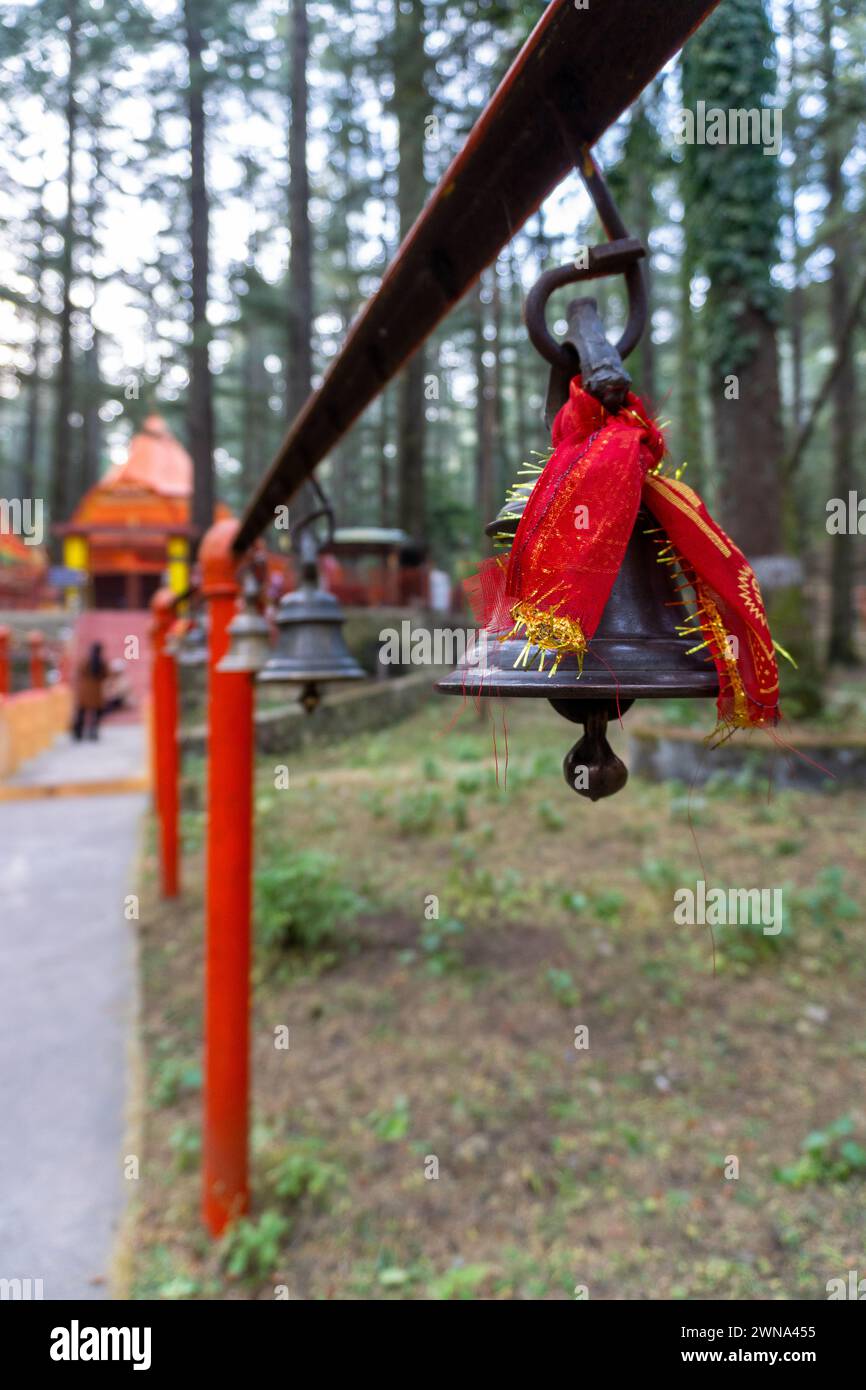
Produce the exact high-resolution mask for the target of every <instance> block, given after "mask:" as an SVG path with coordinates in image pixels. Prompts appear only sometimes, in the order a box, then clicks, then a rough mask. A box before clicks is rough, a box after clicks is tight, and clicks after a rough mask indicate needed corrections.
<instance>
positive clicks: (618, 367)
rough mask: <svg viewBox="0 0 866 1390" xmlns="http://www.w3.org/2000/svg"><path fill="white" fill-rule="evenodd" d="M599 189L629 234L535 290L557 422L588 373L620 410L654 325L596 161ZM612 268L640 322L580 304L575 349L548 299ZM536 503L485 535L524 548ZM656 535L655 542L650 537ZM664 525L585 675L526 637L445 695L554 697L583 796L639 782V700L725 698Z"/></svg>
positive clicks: (460, 675)
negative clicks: (621, 726) (618, 730)
mask: <svg viewBox="0 0 866 1390" xmlns="http://www.w3.org/2000/svg"><path fill="white" fill-rule="evenodd" d="M582 172H583V175H584V179H585V181H586V183H587V187H588V188H589V191H590V193H591V195H592V197H593V200H594V201H595V203H596V206H597V207H598V208H599V211H600V212H601V214H602V219H603V221H604V224H605V226H606V228H607V229H608V231H609V232H611V233H612V234H613V235H614V236H616V237H617V238H619V239H618V240H617V241H614V242H611V243H609V244H608V245H607V246H606V247H601V248H593V251H592V252H591V253H590V258H589V260H590V263H589V267H588V268H587V269H576V268H575V266H566V267H561V268H559V269H556V270H549V271H546V272H545V273H544V275H542V277H541V279H540V281H539V282H538V284H537V285H536V286H535V287H534V289H533V290H532V291H531V292H530V295H529V298H528V299H527V305H526V320H527V327H528V329H529V334H530V337H531V339H532V341H533V343H534V344H535V346H536V347H537V348H538V349H539V351H540V352H541V353H542V355H543V356H545V357H546V358H547V359H548V360H549V361H550V362H551V364H552V367H553V371H552V373H551V381H550V389H549V391H548V401H547V411H546V422H547V424H548V426H550V424H551V423H552V420H553V417H554V415H555V414H556V411H557V410H558V409H559V408H560V406H561V405H563V404H564V402H565V400H566V398H567V393H568V385H569V382H570V380H571V378H572V377H573V376H574V375H575V374H576V373H577V372H578V371H579V372H580V373H581V376H582V379H583V384H584V389H585V390H588V391H590V392H591V393H592V394H593V395H595V396H597V397H598V399H599V400H601V401H602V402H603V404H604V405H605V406H606V408H607V409H608V410H611V411H613V412H616V411H617V410H618V409H619V408H620V406H621V404H622V402H623V401H624V400H625V395H626V391H627V389H628V386H629V382H630V378H629V375H628V373H627V372H626V370H625V368H624V366H623V361H622V359H623V357H625V356H627V355H628V353H629V352H630V351H631V350H632V349H633V348H634V346H635V345H636V343H637V341H638V339H639V337H640V334H641V332H642V330H643V328H644V326H645V321H646V296H645V291H644V286H643V280H642V277H641V274H640V265H639V260H640V258H641V256H642V255H643V254H644V249H643V247H642V246H641V245H640V243H639V242H635V241H633V240H631V239H629V238H628V235H627V233H626V231H625V228H624V226H623V225H622V220H621V219H620V217H619V214H618V213H617V211H616V209H615V207H614V206H613V204H612V201H611V199H610V195H609V193H608V190H607V188H606V185H605V184H604V182H603V180H602V179H601V175H600V174H599V172H598V170H597V169H596V168H595V166H594V165H592V164H590V165H589V166H588V170H584V171H582ZM611 270H614V271H616V272H619V271H624V272H625V274H626V280H627V286H628V296H629V308H630V313H629V322H628V326H627V328H626V332H625V334H624V335H623V338H622V339H621V340H620V342H619V343H618V344H617V345H616V346H614V345H613V344H611V343H610V342H608V340H607V338H606V337H605V334H604V327H603V324H602V323H601V319H600V318H599V314H598V310H597V306H596V303H595V301H594V300H592V299H580V300H575V301H573V302H572V303H571V304H570V305H569V309H568V332H567V334H566V337H565V339H564V340H563V342H561V343H559V342H556V341H555V340H554V339H552V338H551V336H550V334H549V332H548V330H547V327H546V323H545V321H544V311H545V306H546V301H547V298H548V297H549V295H550V294H551V293H552V292H553V290H555V289H558V288H560V287H561V286H563V285H565V284H569V283H573V282H574V281H577V280H582V279H592V278H596V277H597V276H599V275H603V274H607V273H609V272H610V271H611ZM525 506H526V499H525V497H522V496H520V497H516V498H514V499H513V500H510V501H508V502H506V504H505V506H504V507H503V508H502V510H501V512H500V513H499V515H498V517H496V518H495V520H493V521H492V522H490V524H489V525H488V526H487V527H486V528H485V529H486V532H487V534H488V535H489V536H490V537H491V538H493V539H494V540H496V541H499V542H500V543H501V544H504V545H508V544H509V543H510V542H511V541H513V539H514V536H515V534H516V531H517V527H518V525H519V522H520V517H521V515H522V513H523V510H524V508H525ZM651 531H652V532H656V534H655V535H650V534H648V532H651ZM659 539H660V537H659V534H658V528H657V526H656V523H655V521H654V520H653V518H652V517H651V516H650V514H649V513H648V512H647V511H644V510H643V509H641V511H640V512H639V513H638V517H637V522H636V524H635V527H634V530H633V532H632V536H631V539H630V541H629V544H628V547H627V549H626V553H625V557H624V560H623V563H622V567H621V569H620V572H619V575H618V576H617V579H616V582H615V583H614V586H613V589H612V590H611V594H610V598H609V599H608V602H607V606H606V608H605V610H604V613H603V614H602V618H601V622H600V623H599V626H598V629H597V631H596V633H595V635H594V637H593V638H592V640H591V642H590V643H589V649H588V651H587V652H586V654H585V656H584V660H583V669H582V671H581V669H580V667H579V665H578V660H577V657H576V656H574V655H570V656H566V657H564V658H563V659H562V660H561V662H560V664H559V666H558V668H557V669H556V673H555V674H551V670H552V668H550V669H549V670H548V671H542V670H539V668H538V661H537V657H538V655H539V653H533V654H532V656H534V657H535V658H536V660H535V661H533V660H532V657H531V658H530V660H529V662H528V663H527V664H525V665H524V664H523V662H522V661H521V662H520V663H519V664H518V659H519V658H520V657H521V654H522V653H523V652H524V649H525V645H526V644H525V641H524V639H523V638H517V639H508V640H507V641H504V642H500V641H497V640H496V639H495V638H488V640H487V644H486V651H485V652H484V658H485V659H484V660H483V661H481V662H476V664H473V662H472V660H468V661H467V662H465V663H464V665H463V666H462V667H460V668H459V669H458V670H456V671H453V672H452V673H451V675H450V676H447V677H446V678H445V679H444V680H443V681H440V683H439V685H438V686H437V689H439V690H441V691H442V692H443V693H445V694H446V695H461V696H464V695H476V696H479V695H480V696H487V695H502V696H506V697H511V696H517V697H519V698H526V697H533V698H536V699H545V700H549V701H550V703H551V704H552V705H553V708H554V709H555V710H556V712H557V714H561V715H562V716H563V718H565V719H569V720H571V721H572V722H573V723H575V724H582V725H583V726H584V736H583V738H582V739H581V740H580V741H579V742H578V743H577V744H575V746H574V747H573V748H572V749H571V751H570V753H569V754H568V755H567V757H566V759H565V762H564V764H563V771H564V773H565V779H566V781H567V782H568V784H569V786H570V787H572V788H573V789H574V790H575V791H576V792H578V793H579V794H580V795H581V796H586V797H588V798H589V799H590V800H591V801H597V800H598V799H599V798H600V797H604V796H612V795H614V793H615V792H618V791H621V790H622V788H623V787H624V786H625V783H626V781H627V779H628V772H627V770H626V768H625V765H624V764H623V763H622V762H621V760H620V759H619V758H617V757H616V756H615V754H614V752H613V750H612V749H611V747H610V745H609V744H608V742H607V737H606V732H607V725H608V721H609V720H611V719H617V718H619V716H620V715H621V714H624V713H625V711H626V710H628V709H629V708H630V707H631V705H632V703H633V701H634V700H637V699H656V700H657V699H663V698H666V697H671V696H678V697H693V698H712V697H713V696H715V695H716V694H717V693H718V676H717V673H716V669H715V666H714V665H713V663H712V662H711V661H710V662H708V661H707V660H706V653H702V652H695V651H694V650H692V649H693V647H694V645H695V642H694V637H692V638H686V637H682V636H680V634H679V632H678V631H677V628H678V627H679V626H681V625H682V623H683V620H684V618H685V610H684V608H683V606H682V599H683V595H682V594H680V593H678V592H677V590H676V589H675V587H674V582H673V579H672V577H671V573H670V571H671V566H669V565H664V564H661V563H659V559H658V550H659V547H658V545H657V541H658V540H659Z"/></svg>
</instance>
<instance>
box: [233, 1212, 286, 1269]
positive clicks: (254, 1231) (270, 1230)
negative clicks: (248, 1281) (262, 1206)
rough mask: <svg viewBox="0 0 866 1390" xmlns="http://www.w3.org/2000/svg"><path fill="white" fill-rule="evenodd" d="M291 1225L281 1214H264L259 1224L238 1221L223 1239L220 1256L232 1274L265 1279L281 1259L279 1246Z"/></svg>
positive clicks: (244, 1220) (246, 1220)
mask: <svg viewBox="0 0 866 1390" xmlns="http://www.w3.org/2000/svg"><path fill="white" fill-rule="evenodd" d="M289 1229H290V1226H289V1222H288V1221H287V1220H286V1218H285V1217H284V1216H281V1215H280V1213H279V1212H278V1211H272V1210H268V1211H263V1212H262V1214H261V1216H260V1217H259V1219H258V1221H253V1220H248V1219H247V1218H246V1217H245V1218H244V1219H243V1220H241V1221H236V1222H235V1223H234V1225H232V1226H230V1227H229V1229H228V1231H227V1232H226V1234H225V1235H224V1236H223V1239H222V1244H221V1255H222V1260H223V1264H224V1265H225V1267H226V1269H227V1271H228V1273H229V1274H233V1275H234V1276H235V1278H240V1279H245V1278H250V1277H254V1276H257V1277H259V1278H264V1277H265V1275H267V1274H270V1273H272V1271H273V1270H274V1268H275V1267H276V1264H277V1261H278V1260H279V1258H280V1245H281V1244H282V1241H283V1239H284V1238H285V1237H286V1236H287V1235H288V1233H289Z"/></svg>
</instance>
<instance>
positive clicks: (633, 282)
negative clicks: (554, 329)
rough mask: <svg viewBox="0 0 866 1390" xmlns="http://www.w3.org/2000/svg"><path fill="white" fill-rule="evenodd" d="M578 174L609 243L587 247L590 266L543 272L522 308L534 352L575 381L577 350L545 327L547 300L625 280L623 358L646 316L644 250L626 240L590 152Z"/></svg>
mask: <svg viewBox="0 0 866 1390" xmlns="http://www.w3.org/2000/svg"><path fill="white" fill-rule="evenodd" d="M580 175H581V178H582V179H583V182H584V185H585V187H586V190H587V192H588V193H589V196H590V198H591V199H592V201H593V205H594V207H595V209H596V211H597V212H598V215H599V217H600V218H601V221H602V225H603V226H604V229H605V231H606V232H607V234H608V236H609V237H610V238H611V240H610V241H608V242H607V243H606V244H604V245H601V246H592V247H590V249H589V258H588V259H589V265H588V266H578V265H562V266H556V267H555V268H554V269H553V270H546V271H545V272H544V273H543V274H542V275H541V276H540V277H539V279H538V280H537V281H536V283H535V284H534V285H533V287H532V289H531V290H530V291H529V294H528V295H527V297H526V304H525V308H524V319H525V322H526V327H527V331H528V333H529V337H530V341H531V342H532V344H533V346H534V347H535V349H536V351H537V352H539V353H540V354H541V356H542V357H544V358H545V359H546V360H547V361H548V362H549V363H550V364H551V366H553V367H558V368H559V369H560V370H561V371H565V372H568V373H569V375H570V376H574V375H575V371H576V363H575V350H574V348H573V347H570V346H569V345H568V343H567V342H564V343H561V342H557V340H556V339H555V338H554V337H553V336H552V335H551V333H550V330H549V329H548V327H547V319H546V309H547V301H548V299H549V298H550V296H551V295H552V294H553V292H554V290H558V289H561V288H562V287H563V285H576V284H580V283H582V282H583V281H585V280H598V279H601V278H602V277H603V276H607V275H624V276H625V283H626V290H627V293H628V322H627V324H626V328H625V332H624V333H623V335H622V337H621V338H620V340H619V342H618V343H617V344H616V351H617V353H618V354H619V356H620V357H621V358H623V359H625V358H626V357H628V356H629V354H630V353H632V352H633V351H634V349H635V348H636V347H637V344H638V343H639V341H640V339H641V337H642V335H643V333H644V330H645V328H646V323H647V316H648V312H649V305H648V299H647V290H646V280H645V279H644V275H643V271H642V269H641V265H640V262H641V260H642V259H643V258H644V256H646V247H645V246H644V245H643V243H642V242H640V241H638V240H637V239H636V238H634V237H630V236H629V234H628V232H627V230H626V226H625V223H624V222H623V220H622V217H621V216H620V213H619V210H618V208H617V206H616V203H615V202H614V201H613V196H612V194H611V191H610V189H609V188H608V186H607V184H606V183H605V180H604V178H603V176H602V173H601V170H600V169H599V167H598V165H597V164H596V162H595V160H594V159H593V157H592V155H591V154H590V153H589V151H588V150H584V151H583V159H582V161H581V164H580Z"/></svg>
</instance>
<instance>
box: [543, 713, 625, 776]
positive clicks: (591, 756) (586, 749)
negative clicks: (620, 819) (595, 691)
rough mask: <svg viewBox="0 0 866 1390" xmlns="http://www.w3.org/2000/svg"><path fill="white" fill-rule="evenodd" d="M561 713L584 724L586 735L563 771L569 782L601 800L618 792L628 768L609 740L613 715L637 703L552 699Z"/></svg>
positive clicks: (567, 756) (568, 759) (571, 754)
mask: <svg viewBox="0 0 866 1390" xmlns="http://www.w3.org/2000/svg"><path fill="white" fill-rule="evenodd" d="M550 703H551V704H552V706H553V708H554V709H555V710H556V712H557V714H561V715H562V716H563V718H565V719H570V720H571V721H572V722H573V723H579V724H583V726H584V730H585V732H584V735H583V738H582V739H580V740H579V741H578V742H577V743H576V744H575V745H574V747H573V748H572V749H571V750H570V752H568V753H567V754H566V757H565V761H564V762H563V764H562V771H563V775H564V777H565V780H566V782H567V783H568V785H569V786H570V787H571V789H572V791H575V792H577V794H578V796H585V797H586V798H587V799H588V800H589V801H601V800H602V798H603V797H606V796H616V794H617V792H621V791H622V789H623V787H624V786H625V784H626V782H627V781H628V768H627V767H626V765H625V763H624V762H623V761H622V759H621V758H618V757H617V755H616V753H614V751H613V749H612V748H611V746H610V744H609V743H608V741H607V726H608V721H609V720H610V719H617V718H619V716H620V715H621V714H625V712H626V711H627V710H629V709H630V708H631V706H632V704H633V703H634V702H633V701H632V700H623V701H621V702H620V703H619V704H617V702H616V701H615V700H551V702H550Z"/></svg>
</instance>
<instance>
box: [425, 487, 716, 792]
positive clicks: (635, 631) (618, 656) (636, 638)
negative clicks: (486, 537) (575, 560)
mask: <svg viewBox="0 0 866 1390" xmlns="http://www.w3.org/2000/svg"><path fill="white" fill-rule="evenodd" d="M525 505H526V504H525V500H523V499H520V500H517V501H513V502H508V503H506V505H505V507H503V509H502V511H501V512H500V514H499V516H498V517H497V518H496V520H495V521H493V522H491V523H490V526H488V527H487V528H486V529H487V531H488V534H491V535H494V534H495V535H499V536H506V535H507V536H511V537H512V538H513V536H514V534H515V532H516V530H517V525H518V521H519V518H520V514H521V513H522V511H523V508H524V507H525ZM655 529H656V523H655V521H654V520H653V518H652V517H651V516H650V514H649V512H647V511H644V510H643V509H641V510H640V511H639V512H638V517H637V522H636V524H635V528H634V531H633V532H632V536H631V540H630V541H629V544H628V547H627V549H626V553H625V557H624V559H623V563H622V567H621V569H620V572H619V574H618V576H617V579H616V581H615V583H614V586H613V589H612V590H611V595H610V598H609V599H608V601H607V606H606V608H605V610H604V613H603V614H602V617H601V621H600V623H599V625H598V630H597V631H596V634H595V636H594V637H593V639H592V641H591V642H590V644H589V650H588V651H587V653H586V655H585V656H584V661H583V672H582V674H581V672H580V669H579V667H578V662H577V657H576V656H574V655H568V656H565V657H563V659H562V661H561V662H560V665H559V667H558V669H557V671H556V674H555V675H551V674H550V673H549V671H539V670H538V668H537V665H536V666H533V665H532V663H531V662H530V664H528V665H527V666H523V665H520V666H517V665H516V664H515V663H516V662H517V660H518V657H519V656H520V654H521V652H522V651H523V650H524V647H525V641H524V639H523V638H522V637H518V638H512V639H509V640H508V641H505V642H500V641H497V640H496V639H495V638H489V639H488V641H487V648H486V653H485V661H484V663H483V664H475V665H473V664H471V663H468V662H467V663H466V664H464V666H462V667H460V668H458V669H457V670H456V671H453V672H452V673H451V675H450V676H446V677H445V679H444V680H442V681H440V682H439V684H438V686H437V689H438V690H440V691H442V692H443V693H444V694H446V695H482V696H485V695H502V696H507V697H511V696H517V697H520V698H527V697H534V698H536V699H545V700H549V701H550V703H551V704H552V705H553V708H554V709H555V710H556V712H557V714H561V715H562V716H563V718H565V719H569V720H571V721H572V722H573V723H575V724H583V725H584V727H585V734H584V737H583V738H582V739H581V740H580V742H579V743H577V744H576V745H575V746H574V748H573V749H572V750H571V752H570V753H569V754H568V756H567V757H566V759H565V764H564V769H563V770H564V773H565V779H566V781H567V782H568V784H569V786H570V787H572V788H573V789H574V790H575V791H577V792H578V793H579V794H580V795H583V796H587V797H589V799H590V800H591V801H597V800H599V798H600V797H604V796H612V795H614V793H615V792H618V791H621V790H622V788H623V787H624V786H625V783H626V780H627V777H628V772H627V770H626V768H625V765H624V764H623V763H622V762H621V761H620V759H619V758H617V757H616V756H615V755H614V753H613V750H612V749H611V748H610V745H609V744H608V742H607V738H606V736H605V735H606V728H607V723H608V721H609V720H616V719H617V718H618V717H619V715H620V714H624V713H625V712H626V710H628V709H630V708H631V705H632V704H633V702H634V701H635V700H637V699H644V700H646V699H650V700H652V699H656V700H658V699H665V698H670V697H674V696H677V697H696V698H710V697H713V696H715V695H716V694H717V693H718V676H717V674H716V669H715V667H714V666H713V665H712V663H708V662H707V661H706V660H705V659H704V658H705V653H699V652H691V654H690V649H691V648H692V647H693V646H694V638H691V639H689V638H686V637H681V636H680V635H679V633H678V632H677V626H678V625H679V624H680V623H681V621H682V619H681V618H678V616H677V615H678V614H681V613H682V608H681V606H680V605H679V601H680V600H681V598H682V595H681V594H678V593H677V591H676V589H675V587H674V583H673V580H672V578H671V574H670V566H668V565H662V564H659V562H658V559H657V554H658V547H657V545H656V544H655V541H656V539H657V537H654V536H651V535H648V534H647V532H648V531H651V530H655Z"/></svg>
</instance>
